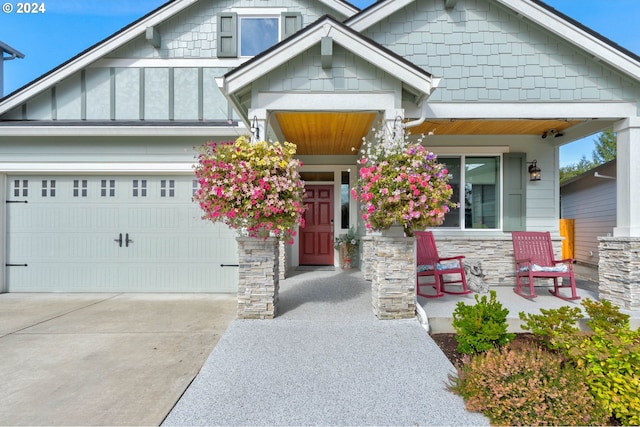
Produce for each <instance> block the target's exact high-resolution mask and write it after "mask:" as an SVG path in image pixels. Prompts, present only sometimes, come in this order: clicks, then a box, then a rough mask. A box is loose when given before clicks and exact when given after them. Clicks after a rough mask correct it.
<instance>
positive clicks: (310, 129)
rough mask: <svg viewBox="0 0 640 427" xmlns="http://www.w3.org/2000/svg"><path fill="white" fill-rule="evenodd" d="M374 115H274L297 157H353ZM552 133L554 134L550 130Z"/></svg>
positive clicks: (464, 125)
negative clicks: (296, 148) (293, 146)
mask: <svg viewBox="0 0 640 427" xmlns="http://www.w3.org/2000/svg"><path fill="white" fill-rule="evenodd" d="M377 115H378V113H377V112H371V111H369V112H354V113H346V112H276V113H275V118H276V120H277V121H278V126H279V127H280V129H281V131H282V133H283V135H284V137H285V139H286V140H287V141H289V142H292V143H294V144H296V145H297V146H298V150H297V154H298V155H352V154H355V152H354V150H353V149H355V150H356V151H357V150H359V149H360V145H361V144H362V138H363V137H364V136H365V135H367V134H368V133H369V131H370V130H371V127H372V126H373V122H374V120H375V119H376V117H377ZM578 123H580V121H578V120H573V121H567V120H550V119H541V120H538V119H516V120H478V119H437V120H436V119H428V120H427V121H425V122H424V123H423V124H422V125H420V126H416V127H413V128H411V129H410V132H411V133H412V134H414V135H419V134H425V135H427V134H429V132H434V134H435V135H540V136H542V134H543V133H545V132H548V133H554V132H562V131H564V130H566V129H567V128H569V127H571V126H574V125H576V124H578ZM552 130H553V131H552Z"/></svg>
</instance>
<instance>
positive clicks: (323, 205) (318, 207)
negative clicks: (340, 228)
mask: <svg viewBox="0 0 640 427" xmlns="http://www.w3.org/2000/svg"><path fill="white" fill-rule="evenodd" d="M305 189H306V194H305V197H304V203H305V205H307V210H306V212H305V227H304V228H302V229H300V265H333V185H307V186H305Z"/></svg>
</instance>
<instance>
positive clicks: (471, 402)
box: [448, 343, 608, 425]
mask: <svg viewBox="0 0 640 427" xmlns="http://www.w3.org/2000/svg"><path fill="white" fill-rule="evenodd" d="M514 344H515V343H514ZM457 369H458V371H457V376H452V377H450V383H449V385H448V386H449V389H450V390H451V391H453V392H454V393H456V394H459V395H460V396H462V397H463V398H464V399H465V402H466V408H467V410H469V411H476V412H482V413H483V414H484V415H486V416H487V417H488V418H489V419H490V421H491V423H492V424H493V425H593V424H597V425H602V424H605V423H606V421H607V419H608V417H607V414H606V411H604V410H603V409H602V408H601V407H600V406H599V405H597V404H596V401H595V399H594V397H593V396H592V395H591V394H589V393H588V390H587V386H586V385H585V384H584V382H583V377H582V376H581V375H580V374H579V373H578V372H577V371H576V370H575V369H574V368H573V367H572V366H568V367H565V366H564V364H563V358H562V356H561V355H560V354H559V353H554V352H551V351H548V350H545V349H543V348H542V347H540V346H539V345H537V344H535V343H528V344H520V345H517V346H516V345H513V344H510V345H508V346H506V347H502V348H499V349H492V350H489V351H487V352H486V353H484V354H478V355H474V356H472V357H470V356H466V357H465V361H464V362H463V364H462V366H459V367H458V368H457Z"/></svg>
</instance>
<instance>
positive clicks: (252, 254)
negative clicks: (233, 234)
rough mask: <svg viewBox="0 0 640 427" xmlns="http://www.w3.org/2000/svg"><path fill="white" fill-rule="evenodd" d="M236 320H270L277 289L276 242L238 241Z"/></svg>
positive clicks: (278, 277)
mask: <svg viewBox="0 0 640 427" xmlns="http://www.w3.org/2000/svg"><path fill="white" fill-rule="evenodd" d="M236 240H237V241H238V255H239V259H238V261H239V271H238V319H273V318H274V317H275V316H276V313H277V311H278V310H277V309H278V291H279V287H280V272H279V269H280V268H279V267H280V260H279V256H278V255H279V252H280V251H279V242H278V240H277V239H276V238H274V237H268V238H267V239H261V238H253V237H238V238H237V239H236Z"/></svg>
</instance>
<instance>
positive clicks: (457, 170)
mask: <svg viewBox="0 0 640 427" xmlns="http://www.w3.org/2000/svg"><path fill="white" fill-rule="evenodd" d="M439 160H440V161H441V162H442V163H444V164H445V165H446V166H447V169H448V171H449V174H450V176H451V179H450V180H449V184H451V187H452V188H453V196H452V198H451V200H452V201H454V202H457V203H459V204H460V208H459V209H452V210H451V211H450V212H449V213H447V215H446V216H445V221H444V224H442V227H451V228H464V229H497V228H500V227H501V224H500V194H501V189H500V157H499V156H488V157H484V156H462V157H457V158H446V157H439ZM462 189H464V194H463V192H462ZM462 224H464V225H462Z"/></svg>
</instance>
